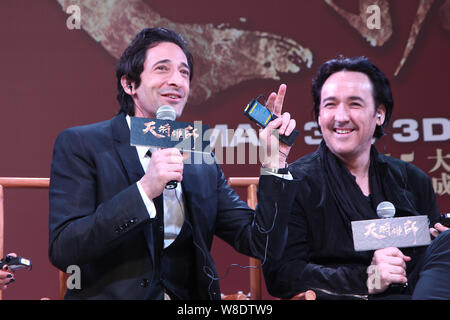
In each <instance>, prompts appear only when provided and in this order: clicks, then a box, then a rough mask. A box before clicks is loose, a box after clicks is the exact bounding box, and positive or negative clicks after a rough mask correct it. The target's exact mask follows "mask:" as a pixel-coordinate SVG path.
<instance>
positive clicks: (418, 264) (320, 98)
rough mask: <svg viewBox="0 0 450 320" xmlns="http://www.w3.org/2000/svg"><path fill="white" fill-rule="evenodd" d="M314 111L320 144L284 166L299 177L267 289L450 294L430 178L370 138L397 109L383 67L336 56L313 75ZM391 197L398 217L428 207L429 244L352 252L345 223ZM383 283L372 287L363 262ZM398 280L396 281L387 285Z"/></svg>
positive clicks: (449, 252)
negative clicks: (389, 154)
mask: <svg viewBox="0 0 450 320" xmlns="http://www.w3.org/2000/svg"><path fill="white" fill-rule="evenodd" d="M313 100H314V113H315V116H316V120H317V123H318V124H319V128H320V130H321V132H322V135H323V141H322V143H321V145H320V147H319V148H318V150H317V151H316V152H314V153H312V154H310V155H306V156H304V157H302V158H300V159H298V160H297V161H296V162H294V163H293V164H291V165H289V171H290V172H291V173H292V176H293V177H294V178H297V179H299V180H301V181H302V184H301V186H300V188H299V191H298V193H297V195H296V199H295V202H294V206H293V211H292V213H291V215H290V222H289V227H288V240H287V241H288V242H287V244H286V250H285V252H284V253H283V256H282V258H281V259H280V260H278V261H271V262H270V263H268V264H266V265H265V267H264V273H265V277H266V283H267V287H268V289H269V292H270V293H271V294H272V295H275V296H279V297H283V298H287V297H290V296H293V295H295V294H296V293H298V292H302V291H306V290H310V289H312V290H314V291H315V292H316V294H317V296H318V298H319V299H366V298H370V299H372V298H401V299H403V298H410V297H411V296H412V297H413V298H419V299H428V298H444V299H448V298H449V297H450V291H449V288H450V283H449V277H448V276H447V274H448V273H449V272H450V231H448V228H446V227H444V226H443V225H441V224H440V223H438V221H439V209H438V206H437V203H436V197H435V194H434V190H433V188H432V184H431V181H430V179H429V178H428V176H427V175H426V174H425V173H424V172H423V171H421V170H420V169H418V168H417V167H415V166H413V165H412V164H409V163H406V162H403V161H400V160H398V159H394V158H391V157H387V156H384V155H382V154H380V153H378V152H377V150H376V148H375V147H374V146H373V145H372V140H373V139H374V138H380V137H382V136H383V135H384V128H385V127H386V125H387V124H388V122H389V119H390V117H391V114H392V109H393V105H394V103H393V99H392V94H391V90H390V85H389V82H388V80H387V79H386V77H385V75H384V74H383V73H382V72H381V71H380V70H379V69H378V68H377V67H376V66H375V65H373V64H372V63H371V62H370V61H369V60H368V59H367V58H364V57H357V58H344V57H339V58H338V59H333V60H330V61H328V62H326V63H325V64H323V65H322V66H321V67H320V68H319V71H318V74H317V77H316V78H315V79H314V80H313ZM382 201H390V202H392V203H393V204H394V206H395V207H396V208H397V214H396V216H397V217H400V216H414V215H428V217H429V220H430V227H431V228H430V233H431V234H432V235H433V236H436V235H437V234H438V233H442V234H441V235H439V237H437V238H436V239H435V240H434V241H433V243H432V245H430V246H429V248H428V249H427V248H426V247H417V248H407V249H402V250H400V249H398V248H385V249H379V250H376V251H375V252H374V251H366V252H356V251H355V250H354V247H353V239H352V230H351V221H356V220H366V219H376V218H378V216H377V214H376V208H377V205H378V204H379V203H380V202H382ZM370 265H372V266H373V267H375V268H377V271H378V275H379V279H378V280H379V284H380V285H379V286H378V287H372V286H368V284H367V279H368V274H367V270H368V267H369V266H370ZM393 285H394V286H393Z"/></svg>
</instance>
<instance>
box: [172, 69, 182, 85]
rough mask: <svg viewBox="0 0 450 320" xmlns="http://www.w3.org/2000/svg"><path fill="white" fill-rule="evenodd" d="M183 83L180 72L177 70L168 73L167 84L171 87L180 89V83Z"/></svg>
mask: <svg viewBox="0 0 450 320" xmlns="http://www.w3.org/2000/svg"><path fill="white" fill-rule="evenodd" d="M183 81H184V78H183V76H182V75H181V72H179V71H178V70H174V71H172V72H171V73H170V75H169V79H168V83H169V85H171V86H175V87H181V85H182V83H183Z"/></svg>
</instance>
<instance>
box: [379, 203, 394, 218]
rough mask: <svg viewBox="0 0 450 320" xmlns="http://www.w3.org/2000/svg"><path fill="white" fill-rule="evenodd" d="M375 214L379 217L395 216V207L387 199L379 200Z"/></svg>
mask: <svg viewBox="0 0 450 320" xmlns="http://www.w3.org/2000/svg"><path fill="white" fill-rule="evenodd" d="M377 215H378V217H379V218H382V219H385V218H392V217H394V216H395V207H394V205H393V204H392V203H391V202H389V201H383V202H380V203H379V204H378V206H377Z"/></svg>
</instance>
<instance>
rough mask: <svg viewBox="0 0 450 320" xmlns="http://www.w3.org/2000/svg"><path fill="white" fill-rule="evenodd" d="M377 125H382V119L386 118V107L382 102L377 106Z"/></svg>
mask: <svg viewBox="0 0 450 320" xmlns="http://www.w3.org/2000/svg"><path fill="white" fill-rule="evenodd" d="M376 113H377V115H376V117H377V119H376V121H377V125H378V126H382V125H383V123H384V119H385V118H386V107H385V106H384V105H383V104H380V105H379V106H378V108H377V112H376Z"/></svg>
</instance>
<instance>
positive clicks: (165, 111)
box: [156, 105, 177, 121]
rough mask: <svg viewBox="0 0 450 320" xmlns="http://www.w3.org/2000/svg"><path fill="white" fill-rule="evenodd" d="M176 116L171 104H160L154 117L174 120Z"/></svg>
mask: <svg viewBox="0 0 450 320" xmlns="http://www.w3.org/2000/svg"><path fill="white" fill-rule="evenodd" d="M176 118H177V113H176V112H175V109H174V108H173V107H172V106H167V105H166V106H161V107H159V108H158V111H156V119H160V120H172V121H174V120H175V119H176Z"/></svg>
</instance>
